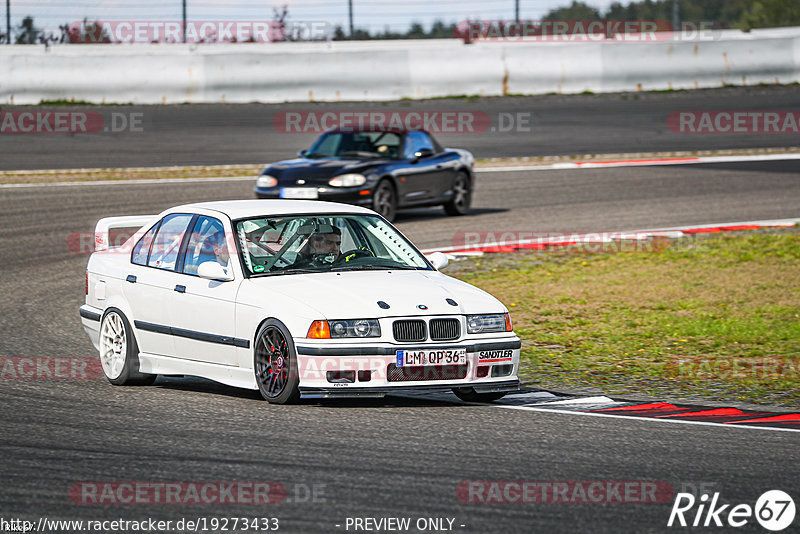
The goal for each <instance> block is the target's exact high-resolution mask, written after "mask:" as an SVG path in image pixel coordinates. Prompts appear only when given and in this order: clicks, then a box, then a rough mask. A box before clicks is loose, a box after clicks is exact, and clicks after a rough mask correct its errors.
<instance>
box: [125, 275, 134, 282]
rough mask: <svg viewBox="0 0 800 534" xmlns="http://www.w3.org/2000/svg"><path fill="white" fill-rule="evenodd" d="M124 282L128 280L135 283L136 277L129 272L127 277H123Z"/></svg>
mask: <svg viewBox="0 0 800 534" xmlns="http://www.w3.org/2000/svg"><path fill="white" fill-rule="evenodd" d="M125 281H126V282H130V283H131V284H135V283H136V277H135V276H134V275H132V274H129V275H128V277H127V278H126V279H125Z"/></svg>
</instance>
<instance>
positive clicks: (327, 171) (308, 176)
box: [263, 158, 389, 184]
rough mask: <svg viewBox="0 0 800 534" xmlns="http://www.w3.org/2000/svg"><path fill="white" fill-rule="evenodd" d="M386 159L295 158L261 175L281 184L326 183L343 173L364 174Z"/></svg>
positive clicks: (277, 164) (274, 164)
mask: <svg viewBox="0 0 800 534" xmlns="http://www.w3.org/2000/svg"><path fill="white" fill-rule="evenodd" d="M388 161H389V160H388V159H370V160H368V161H364V160H361V159H355V158H347V159H343V158H323V159H308V158H297V159H290V160H287V161H280V162H278V163H273V164H272V165H270V166H268V167H267V168H265V169H264V171H263V173H266V174H269V175H270V176H274V177H275V178H277V179H278V180H279V181H280V182H281V183H282V184H293V183H294V182H295V181H296V180H306V181H307V182H309V181H312V182H313V181H319V182H327V181H328V180H329V179H330V178H332V177H334V176H336V175H339V174H344V173H349V172H356V173H365V172H368V171H369V170H371V169H373V168H374V167H376V166H378V165H382V164H384V163H387V162H388Z"/></svg>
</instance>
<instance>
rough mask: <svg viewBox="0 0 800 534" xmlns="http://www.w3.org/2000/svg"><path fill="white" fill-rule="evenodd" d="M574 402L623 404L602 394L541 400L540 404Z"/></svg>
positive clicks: (570, 403) (569, 403) (554, 404)
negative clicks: (598, 395)
mask: <svg viewBox="0 0 800 534" xmlns="http://www.w3.org/2000/svg"><path fill="white" fill-rule="evenodd" d="M575 404H608V405H612V404H624V403H622V402H618V401H615V400H614V399H611V398H609V397H606V396H604V395H603V396H600V397H581V398H577V399H566V400H557V401H552V402H543V403H542V404H541V405H542V406H561V405H565V406H569V405H575Z"/></svg>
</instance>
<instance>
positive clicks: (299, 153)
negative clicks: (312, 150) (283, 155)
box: [297, 148, 308, 158]
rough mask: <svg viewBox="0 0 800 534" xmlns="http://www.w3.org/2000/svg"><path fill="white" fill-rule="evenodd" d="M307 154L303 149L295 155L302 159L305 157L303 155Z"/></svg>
mask: <svg viewBox="0 0 800 534" xmlns="http://www.w3.org/2000/svg"><path fill="white" fill-rule="evenodd" d="M307 152H308V150H306V149H305V148H304V149H303V150H300V151H299V152H298V153H297V155H298V156H300V157H301V158H302V157H305V155H306V153H307Z"/></svg>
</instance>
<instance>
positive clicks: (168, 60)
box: [0, 28, 800, 104]
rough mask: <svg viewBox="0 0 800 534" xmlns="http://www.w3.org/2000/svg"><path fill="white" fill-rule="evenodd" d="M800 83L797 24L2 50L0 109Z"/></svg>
mask: <svg viewBox="0 0 800 534" xmlns="http://www.w3.org/2000/svg"><path fill="white" fill-rule="evenodd" d="M794 82H800V28H784V29H779V30H756V31H753V32H751V33H747V34H745V33H742V32H739V31H723V32H718V33H716V34H714V35H713V37H711V38H697V37H696V38H689V37H688V36H683V37H682V36H681V34H677V35H676V36H673V38H672V39H671V40H665V41H659V42H649V43H643V42H635V43H629V42H614V41H601V42H589V43H570V42H566V43H559V42H476V43H473V44H464V43H463V42H461V41H459V40H455V39H447V40H423V41H420V40H417V41H360V42H359V41H355V42H328V43H263V44H262V43H237V44H202V45H183V44H153V45H150V44H137V45H121V44H120V45H94V44H81V45H74V44H73V45H57V46H50V47H47V48H45V47H41V46H34V45H12V46H0V104H38V103H39V102H41V101H42V100H60V99H66V100H72V99H74V100H79V101H89V102H95V103H138V104H173V103H185V102H188V103H200V102H204V103H221V102H227V103H244V102H287V101H291V102H308V101H385V100H397V99H401V98H411V99H419V98H431V97H443V96H453V95H483V96H501V95H507V94H542V93H580V92H584V91H591V92H597V93H599V92H614V91H637V90H663V89H695V88H711V87H720V86H724V85H755V84H762V83H766V84H775V83H781V84H785V83H794Z"/></svg>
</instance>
